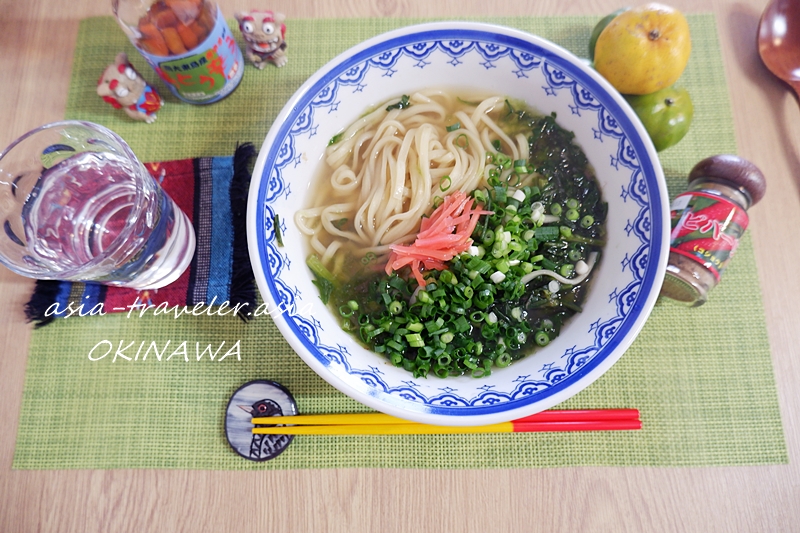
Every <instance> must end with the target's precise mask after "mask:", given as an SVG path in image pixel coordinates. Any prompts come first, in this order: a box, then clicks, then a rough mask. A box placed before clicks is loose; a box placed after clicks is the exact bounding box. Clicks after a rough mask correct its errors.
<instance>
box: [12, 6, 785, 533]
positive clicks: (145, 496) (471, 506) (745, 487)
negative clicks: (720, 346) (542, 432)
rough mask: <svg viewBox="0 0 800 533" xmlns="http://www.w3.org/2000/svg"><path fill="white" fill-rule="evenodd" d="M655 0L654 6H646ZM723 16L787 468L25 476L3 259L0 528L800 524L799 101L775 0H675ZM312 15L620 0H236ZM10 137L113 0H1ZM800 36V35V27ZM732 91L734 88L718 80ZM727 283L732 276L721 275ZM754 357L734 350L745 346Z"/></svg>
mask: <svg viewBox="0 0 800 533" xmlns="http://www.w3.org/2000/svg"><path fill="white" fill-rule="evenodd" d="M637 3H639V2H637ZM669 3H670V4H671V5H673V6H674V7H677V8H678V9H680V10H682V11H683V12H685V13H699V12H713V13H715V14H716V17H717V22H718V24H719V33H720V39H721V41H722V53H723V58H724V61H725V70H726V75H727V80H728V87H727V90H728V91H729V92H730V95H731V100H732V105H733V116H734V121H735V127H736V139H737V142H738V151H739V154H740V155H741V156H743V157H745V158H747V159H750V160H751V161H753V162H755V163H756V164H757V165H758V166H760V167H761V169H762V170H763V171H764V174H765V175H766V176H767V179H768V183H769V187H768V194H767V196H766V198H765V199H764V200H763V201H762V202H761V203H760V204H759V205H758V207H757V208H756V209H753V210H752V211H751V213H752V217H751V228H750V230H749V231H751V232H752V233H753V241H754V246H755V251H756V255H757V260H758V268H759V278H760V280H761V287H762V291H763V292H762V297H763V301H764V306H765V308H766V314H767V327H768V333H769V340H770V346H771V351H772V360H773V364H774V369H775V379H776V381H777V387H778V394H779V400H780V408H781V414H782V417H783V424H784V429H785V433H786V439H787V445H788V449H789V464H788V465H778V466H757V467H755V466H754V467H731V468H585V467H584V468H553V469H520V470H488V471H486V470H482V471H436V470H377V469H376V470H370V469H329V470H294V471H276V472H271V471H265V472H197V471H159V470H111V471H83V470H80V471H42V472H38V471H33V472H32V471H12V470H11V463H12V458H13V453H14V442H15V438H16V428H17V423H18V420H19V410H20V401H21V397H22V385H23V379H24V373H25V364H26V354H27V347H28V342H29V338H30V331H31V327H30V325H28V324H26V323H25V320H24V317H23V314H22V309H23V305H24V303H25V300H26V297H27V296H28V294H29V291H30V289H31V286H32V283H31V281H30V280H27V279H25V278H21V277H19V276H16V275H14V274H12V273H11V272H10V271H8V270H7V269H5V268H3V267H0V298H2V300H1V301H2V304H0V406H2V408H1V409H0V427H2V428H3V430H2V431H0V532H4V533H16V532H29V531H56V532H61V533H66V532H73V531H74V532H93V531H103V532H116V531H135V532H151V531H192V532H195V531H240V532H243V531H286V532H300V531H312V532H320V531H330V532H333V531H347V532H362V531H363V532H376V531H383V532H395V531H396V532H420V531H435V532H444V531H459V532H472V531H475V532H494V531H512V530H514V531H534V530H542V531H570V532H574V531H581V532H588V531H614V532H618V533H621V532H635V533H639V532H645V531H646V532H655V531H679V532H689V531H702V532H706V531H708V532H720V531H732V532H734V531H735V532H748V531H753V532H756V531H757V532H767V531H769V532H773V531H800V504H798V502H800V468H798V464H799V463H798V462H799V461H800V313H798V311H797V309H796V308H797V304H796V303H795V302H798V301H800V281H799V279H800V277H798V274H797V273H798V265H800V246H798V244H797V241H796V240H795V239H796V237H793V235H794V231H795V230H797V231H798V232H800V106H798V101H797V99H796V98H795V97H794V96H793V94H792V93H791V92H790V91H789V88H788V86H787V85H784V84H783V83H782V82H779V81H778V80H777V79H776V78H774V77H772V76H771V74H770V73H769V72H768V71H767V70H766V68H765V67H764V66H763V65H762V63H761V62H760V60H759V58H758V54H757V51H756V47H755V37H756V28H757V25H758V20H759V17H760V14H761V12H762V11H763V9H764V7H765V6H766V0H671V1H670V2H669ZM220 4H221V6H222V9H223V12H224V13H225V15H226V17H231V16H232V15H233V13H234V11H235V10H240V9H251V8H255V7H261V8H269V9H273V10H276V11H280V12H283V13H285V14H286V15H287V17H288V19H289V21H291V19H295V18H314V17H335V18H347V17H407V16H408V17H448V16H469V15H476V16H478V15H484V16H485V15H560V14H593V15H597V16H598V19H599V18H600V17H601V16H602V15H604V14H606V13H609V12H611V11H613V10H615V9H617V8H618V7H620V6H622V5H623V4H625V3H624V2H619V0H591V1H572V2H567V1H564V0H506V1H496V2H487V1H478V0H458V1H456V0H270V2H252V1H250V2H248V1H244V0H228V1H226V0H220ZM0 13H2V15H1V16H0V75H1V76H2V78H0V80H1V81H0V84H1V85H0V124H2V126H0V146H6V145H7V144H8V143H10V142H11V141H12V140H13V139H14V138H16V137H17V136H18V135H20V134H22V133H24V132H26V131H28V130H29V129H32V128H34V127H36V126H39V125H41V124H44V123H47V122H53V121H56V120H59V119H61V118H63V113H64V107H65V104H66V98H67V89H68V84H69V76H70V68H71V58H72V54H73V49H74V46H75V37H76V34H77V31H78V21H79V20H80V19H82V18H84V17H88V16H96V15H109V14H111V1H110V0H26V1H24V2H21V1H18V0H0ZM795 30H797V28H795ZM720 90H726V88H725V87H720ZM723 282H724V280H723ZM738 355H739V354H731V357H737V356H738Z"/></svg>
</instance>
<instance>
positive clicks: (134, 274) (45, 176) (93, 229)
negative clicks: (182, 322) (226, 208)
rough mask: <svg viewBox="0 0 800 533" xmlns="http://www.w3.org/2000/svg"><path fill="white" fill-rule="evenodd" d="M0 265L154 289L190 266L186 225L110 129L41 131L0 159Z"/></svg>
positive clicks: (190, 234) (40, 275) (36, 274)
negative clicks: (0, 225)
mask: <svg viewBox="0 0 800 533" xmlns="http://www.w3.org/2000/svg"><path fill="white" fill-rule="evenodd" d="M0 224H2V229H1V230H0V263H2V264H4V265H5V266H6V267H8V268H9V269H11V270H13V271H14V272H16V273H18V274H21V275H23V276H28V277H32V278H37V279H57V280H67V281H93V282H97V283H103V284H106V285H115V286H120V287H130V288H134V289H156V288H159V287H163V286H165V285H168V284H170V283H172V282H173V281H175V280H176V279H178V278H179V277H180V275H181V274H182V273H183V272H184V270H186V268H187V267H188V266H189V264H190V263H191V261H192V256H193V255H194V249H195V235H194V229H193V228H192V224H191V222H190V221H189V219H188V217H187V216H186V214H185V213H183V211H181V210H180V209H179V208H178V206H177V205H175V202H173V201H172V199H171V198H170V197H169V196H167V194H166V193H165V192H164V191H163V190H162V189H161V187H160V186H159V184H158V183H157V182H156V180H155V179H154V178H153V177H152V176H151V175H150V174H149V173H148V172H147V170H146V169H145V167H144V165H143V164H142V163H141V162H140V161H139V160H138V159H137V158H136V156H135V155H134V153H133V151H132V150H131V148H130V147H129V146H128V145H127V144H126V143H125V141H123V140H122V139H121V138H120V137H119V136H117V135H116V134H115V133H114V132H112V131H111V130H109V129H107V128H104V127H103V126H100V125H97V124H92V123H90V122H79V121H64V122H57V123H53V124H47V125H45V126H41V127H40V128H37V129H35V130H33V131H30V132H28V133H26V134H25V135H23V136H22V137H20V138H19V139H17V140H16V141H14V142H13V143H12V144H11V145H10V146H9V147H8V148H6V149H5V150H4V151H3V152H2V153H0Z"/></svg>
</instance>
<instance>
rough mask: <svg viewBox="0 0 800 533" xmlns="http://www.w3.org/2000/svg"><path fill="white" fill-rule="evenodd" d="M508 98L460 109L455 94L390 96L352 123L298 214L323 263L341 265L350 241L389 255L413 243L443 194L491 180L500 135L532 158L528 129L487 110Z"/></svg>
mask: <svg viewBox="0 0 800 533" xmlns="http://www.w3.org/2000/svg"><path fill="white" fill-rule="evenodd" d="M504 100H505V98H504V97H502V96H494V97H491V98H487V99H485V100H483V101H482V102H480V103H479V104H478V105H477V106H475V107H472V108H469V107H466V109H468V110H467V111H464V110H463V109H461V110H456V108H457V107H458V106H457V100H456V96H455V95H454V94H451V93H448V92H446V91H440V90H430V91H421V92H417V93H413V94H412V95H411V96H410V98H409V101H410V103H411V105H409V106H407V107H405V108H403V109H393V110H391V111H387V110H386V107H387V105H389V104H391V103H392V102H388V103H385V104H383V105H380V106H378V107H377V108H375V109H374V110H373V111H371V112H369V113H367V114H366V115H364V116H362V117H360V118H359V119H358V120H356V121H355V122H354V123H352V124H351V125H350V126H348V127H347V128H346V129H345V130H344V132H342V134H341V135H340V138H339V140H338V141H337V142H336V143H334V144H333V145H331V146H328V147H327V149H326V152H325V157H324V163H325V164H326V166H327V167H328V168H327V171H326V172H325V174H326V178H325V179H326V180H327V183H323V184H321V186H320V187H319V191H318V194H316V198H315V199H314V203H313V204H312V206H311V207H309V208H307V209H301V210H298V211H297V213H296V215H295V223H296V225H297V227H298V228H299V230H300V232H301V233H302V234H304V235H307V236H309V237H310V243H311V247H312V249H313V250H314V251H315V252H316V253H317V254H318V255H319V256H320V258H321V259H322V261H323V263H325V264H328V265H330V264H334V267H336V265H339V264H340V262H339V260H338V259H336V258H337V256H339V255H342V250H343V249H347V248H353V247H355V248H356V249H358V250H360V251H361V252H362V253H366V252H368V251H371V252H373V253H375V254H376V255H382V254H387V253H388V252H389V246H390V245H391V244H397V243H408V242H411V241H412V240H413V238H414V236H415V235H416V232H417V231H418V228H419V223H420V220H421V219H422V217H423V216H424V215H426V214H429V213H430V211H431V209H432V206H433V205H434V203H435V202H436V197H439V198H442V197H444V196H445V195H447V194H450V193H452V192H454V191H457V190H460V191H464V192H467V193H469V192H470V191H472V190H474V189H476V188H478V187H480V186H481V185H482V184H485V183H486V180H487V178H488V175H489V171H490V170H491V169H493V168H496V167H495V166H494V165H491V163H487V153H495V149H494V147H493V146H492V144H491V143H492V141H493V140H495V139H499V140H500V141H501V142H502V144H503V146H504V150H507V151H508V152H511V155H512V157H513V158H514V159H515V160H516V159H520V158H525V159H527V153H528V148H527V141H526V138H525V136H524V135H522V134H518V135H515V136H514V138H511V137H509V136H508V135H506V134H505V133H504V132H503V131H502V129H501V128H500V127H499V126H498V125H497V124H496V123H495V121H494V120H492V119H491V118H490V117H489V116H488V113H490V112H491V111H492V110H493V109H494V108H495V107H496V106H497V105H500V104H502V103H503V102H504ZM463 107H464V106H462V108H463ZM456 122H458V123H459V124H460V127H459V128H458V129H456V130H455V131H451V132H448V131H447V126H449V125H452V124H455V123H456ZM508 152H507V153H508ZM488 159H489V160H491V158H488ZM445 176H446V177H445ZM343 219H347V222H346V223H345V224H342V220H343ZM348 242H349V243H350V244H347V243H348Z"/></svg>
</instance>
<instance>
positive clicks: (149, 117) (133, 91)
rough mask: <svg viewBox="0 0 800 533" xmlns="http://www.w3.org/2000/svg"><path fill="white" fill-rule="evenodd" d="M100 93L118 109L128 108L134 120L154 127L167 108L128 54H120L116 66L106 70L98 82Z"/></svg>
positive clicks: (98, 91) (128, 112)
mask: <svg viewBox="0 0 800 533" xmlns="http://www.w3.org/2000/svg"><path fill="white" fill-rule="evenodd" d="M97 94H98V95H100V96H101V97H103V100H105V101H106V102H108V103H109V104H111V105H112V106H114V107H115V108H116V109H124V110H125V112H126V113H127V114H128V116H129V117H131V118H132V119H134V120H143V121H145V122H147V123H148V124H151V123H152V122H153V121H155V119H156V111H158V110H159V109H161V106H162V105H164V100H162V98H161V96H160V95H159V94H158V93H157V92H156V90H155V89H154V88H153V87H151V86H150V85H148V83H147V82H146V81H144V78H142V77H141V76H140V75H139V73H138V72H136V69H134V68H133V65H131V64H130V62H129V61H128V56H127V55H126V54H125V52H120V53H119V54H117V57H116V58H115V59H114V64H113V65H109V66H108V67H106V69H105V71H103V75H102V76H100V80H99V81H98V82H97Z"/></svg>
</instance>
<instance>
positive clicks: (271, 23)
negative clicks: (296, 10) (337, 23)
mask: <svg viewBox="0 0 800 533" xmlns="http://www.w3.org/2000/svg"><path fill="white" fill-rule="evenodd" d="M235 16H236V20H237V21H238V22H239V29H240V30H241V31H242V36H243V37H244V41H245V43H246V45H247V50H246V51H245V57H247V59H249V60H250V61H251V62H252V63H253V65H255V66H256V67H257V68H258V69H263V68H264V65H266V64H267V62H269V63H272V64H273V65H275V66H276V67H282V66H284V65H285V64H286V61H287V59H288V58H287V57H286V24H284V21H285V20H286V17H285V16H284V15H283V14H281V13H275V12H273V11H255V10H254V11H251V12H250V13H245V12H239V13H236V15H235Z"/></svg>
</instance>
